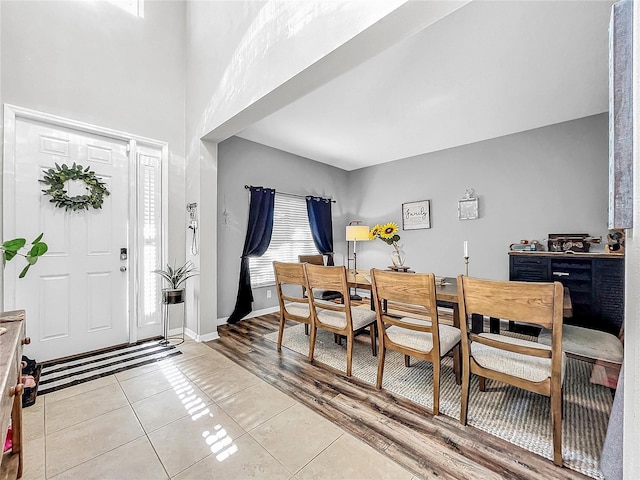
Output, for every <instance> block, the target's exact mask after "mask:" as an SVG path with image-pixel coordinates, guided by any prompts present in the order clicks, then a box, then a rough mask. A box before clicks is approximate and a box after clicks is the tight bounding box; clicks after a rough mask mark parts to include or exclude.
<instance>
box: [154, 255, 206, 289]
mask: <svg viewBox="0 0 640 480" xmlns="http://www.w3.org/2000/svg"><path fill="white" fill-rule="evenodd" d="M153 273H157V274H158V275H160V276H161V277H162V278H164V279H165V280H166V281H167V282H168V283H169V285H171V288H172V289H173V290H178V289H179V288H180V285H182V284H183V283H184V282H186V281H187V279H189V278H191V277H194V276H196V275H200V272H198V270H197V269H196V266H195V265H194V264H193V263H191V261H190V260H187V262H185V264H184V265H182V266H181V267H178V268H176V266H175V264H174V265H173V267H172V266H171V265H169V264H167V268H166V269H164V270H161V269H160V270H154V271H153Z"/></svg>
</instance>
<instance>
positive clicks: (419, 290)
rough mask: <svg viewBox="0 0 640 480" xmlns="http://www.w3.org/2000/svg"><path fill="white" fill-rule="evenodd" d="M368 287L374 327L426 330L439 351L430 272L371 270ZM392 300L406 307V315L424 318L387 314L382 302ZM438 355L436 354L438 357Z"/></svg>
mask: <svg viewBox="0 0 640 480" xmlns="http://www.w3.org/2000/svg"><path fill="white" fill-rule="evenodd" d="M371 291H372V294H373V300H374V304H375V309H376V314H377V317H378V331H379V332H381V334H382V332H384V326H385V325H387V326H389V325H397V326H400V327H402V328H406V329H409V330H416V331H421V332H429V333H431V334H432V336H433V345H434V349H435V350H436V352H437V353H439V351H440V350H439V346H440V341H439V339H440V336H439V329H438V323H439V319H438V306H437V298H436V281H435V275H434V274H433V273H402V272H390V271H387V270H377V269H372V270H371ZM390 302H393V303H394V304H396V306H398V305H397V304H402V305H400V306H398V308H401V309H402V310H404V311H407V314H406V317H410V318H420V317H424V316H425V315H426V316H428V317H429V318H430V319H431V323H430V324H428V323H427V322H405V321H402V319H401V317H399V315H397V314H394V315H390V314H388V313H387V311H386V308H385V307H386V306H387V305H388V304H389V303H390ZM438 358H439V357H438Z"/></svg>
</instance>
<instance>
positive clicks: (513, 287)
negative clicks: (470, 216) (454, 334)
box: [458, 275, 566, 466]
mask: <svg viewBox="0 0 640 480" xmlns="http://www.w3.org/2000/svg"><path fill="white" fill-rule="evenodd" d="M458 296H459V300H458V304H459V312H460V330H461V331H462V401H461V407H460V423H462V424H463V425H466V424H467V410H468V403H469V381H470V377H471V374H472V373H474V374H476V375H478V376H479V377H480V378H479V385H480V390H481V391H483V390H484V387H485V379H486V378H489V379H493V380H497V381H499V382H504V383H507V384H509V385H513V386H515V387H518V388H522V389H524V390H528V391H530V392H534V393H539V394H541V395H545V396H547V397H550V400H551V423H552V431H553V463H555V464H556V465H558V466H562V382H563V380H564V372H565V362H566V358H565V355H564V353H563V352H562V301H563V300H562V297H563V288H562V284H561V283H560V282H554V283H537V282H514V281H510V282H507V281H495V280H481V279H477V278H469V277H465V276H463V275H460V276H458ZM471 314H479V315H484V316H485V317H495V318H503V319H507V320H513V321H517V322H523V323H531V324H535V325H538V326H541V327H544V328H547V329H549V330H550V331H551V346H547V345H541V344H539V343H537V342H533V341H528V340H522V339H519V338H513V337H509V336H506V335H500V334H495V333H479V334H474V333H471V334H469V332H468V329H467V321H468V319H469V318H470V315H471Z"/></svg>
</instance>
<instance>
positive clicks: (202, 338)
mask: <svg viewBox="0 0 640 480" xmlns="http://www.w3.org/2000/svg"><path fill="white" fill-rule="evenodd" d="M184 334H185V335H187V336H188V337H189V338H191V339H193V340H195V341H196V342H210V341H211V340H217V339H219V338H220V335H218V331H217V330H216V331H215V332H211V333H205V334H204V335H198V334H197V333H196V332H194V331H193V330H191V329H190V328H185V329H184Z"/></svg>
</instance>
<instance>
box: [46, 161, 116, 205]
mask: <svg viewBox="0 0 640 480" xmlns="http://www.w3.org/2000/svg"><path fill="white" fill-rule="evenodd" d="M69 180H79V181H82V182H84V183H85V187H86V189H87V193H88V195H75V196H73V197H70V196H69V194H68V192H67V190H66V189H65V184H66V183H67V181H69ZM40 183H44V184H45V185H47V186H48V187H49V188H47V189H46V190H42V193H44V194H45V195H50V196H51V200H49V201H50V202H51V203H55V204H56V207H60V208H64V209H65V210H73V211H75V210H89V207H90V206H91V207H93V208H96V209H100V208H102V202H103V201H104V197H105V196H108V195H110V193H109V190H107V186H106V184H105V183H104V182H102V181H100V179H99V178H98V177H96V174H95V172H92V171H91V170H90V167H87V168H85V169H84V170H83V166H82V165H76V164H75V163H74V164H73V165H72V166H71V167H69V166H68V165H66V164H62V166H60V165H58V164H57V163H56V168H55V169H53V168H50V169H49V170H47V171H46V172H45V174H44V178H43V179H42V180H40Z"/></svg>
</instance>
